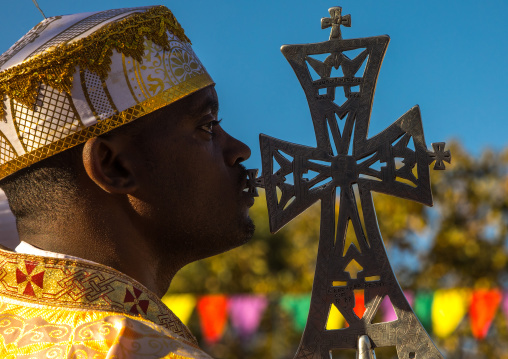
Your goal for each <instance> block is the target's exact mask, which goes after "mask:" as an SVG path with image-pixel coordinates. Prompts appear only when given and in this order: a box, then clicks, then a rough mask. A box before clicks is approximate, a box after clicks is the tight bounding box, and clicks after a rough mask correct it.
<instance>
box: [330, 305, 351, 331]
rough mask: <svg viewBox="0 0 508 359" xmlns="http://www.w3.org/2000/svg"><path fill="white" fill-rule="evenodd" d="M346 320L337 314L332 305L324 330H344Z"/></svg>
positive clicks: (337, 311) (335, 308)
mask: <svg viewBox="0 0 508 359" xmlns="http://www.w3.org/2000/svg"><path fill="white" fill-rule="evenodd" d="M345 322H346V320H345V319H344V316H343V315H342V314H341V313H340V312H339V310H338V309H337V307H336V306H335V305H334V304H332V305H331V307H330V313H329V314H328V322H327V323H326V330H334V329H342V328H344V324H345Z"/></svg>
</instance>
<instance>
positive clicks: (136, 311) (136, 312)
mask: <svg viewBox="0 0 508 359" xmlns="http://www.w3.org/2000/svg"><path fill="white" fill-rule="evenodd" d="M130 312H131V313H132V314H139V311H138V306H137V305H136V304H134V305H133V306H132V308H131V310H130Z"/></svg>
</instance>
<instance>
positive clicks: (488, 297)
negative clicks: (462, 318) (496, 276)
mask: <svg viewBox="0 0 508 359" xmlns="http://www.w3.org/2000/svg"><path fill="white" fill-rule="evenodd" d="M501 298H502V294H501V291H499V290H498V289H492V290H487V289H479V290H475V291H474V292H473V296H472V298H471V306H470V307H469V319H470V321H471V331H472V332H473V335H474V337H475V338H476V339H479V340H481V339H484V338H485V337H486V336H487V333H488V331H489V328H490V325H491V324H492V320H493V319H494V316H495V315H496V312H497V308H498V307H499V304H500V303H501ZM505 301H506V298H505Z"/></svg>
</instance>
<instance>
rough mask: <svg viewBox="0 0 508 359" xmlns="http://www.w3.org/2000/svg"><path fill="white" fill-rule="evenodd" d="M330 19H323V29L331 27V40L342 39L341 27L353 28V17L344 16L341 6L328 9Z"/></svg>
mask: <svg viewBox="0 0 508 359" xmlns="http://www.w3.org/2000/svg"><path fill="white" fill-rule="evenodd" d="M328 12H329V13H330V17H323V18H321V28H322V29H326V28H329V27H330V26H331V27H332V31H331V32H330V40H331V39H339V40H340V39H342V34H341V31H340V26H341V25H342V26H346V27H351V15H344V16H342V8H341V7H340V6H336V7H331V8H330V9H328Z"/></svg>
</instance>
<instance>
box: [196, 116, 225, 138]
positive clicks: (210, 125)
mask: <svg viewBox="0 0 508 359" xmlns="http://www.w3.org/2000/svg"><path fill="white" fill-rule="evenodd" d="M221 121H222V119H220V120H219V121H217V120H214V121H210V122H208V123H206V124H204V125H203V126H200V129H202V130H203V131H205V132H206V133H209V134H210V135H214V134H215V133H214V132H213V129H214V127H215V126H218V125H219V123H221Z"/></svg>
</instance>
